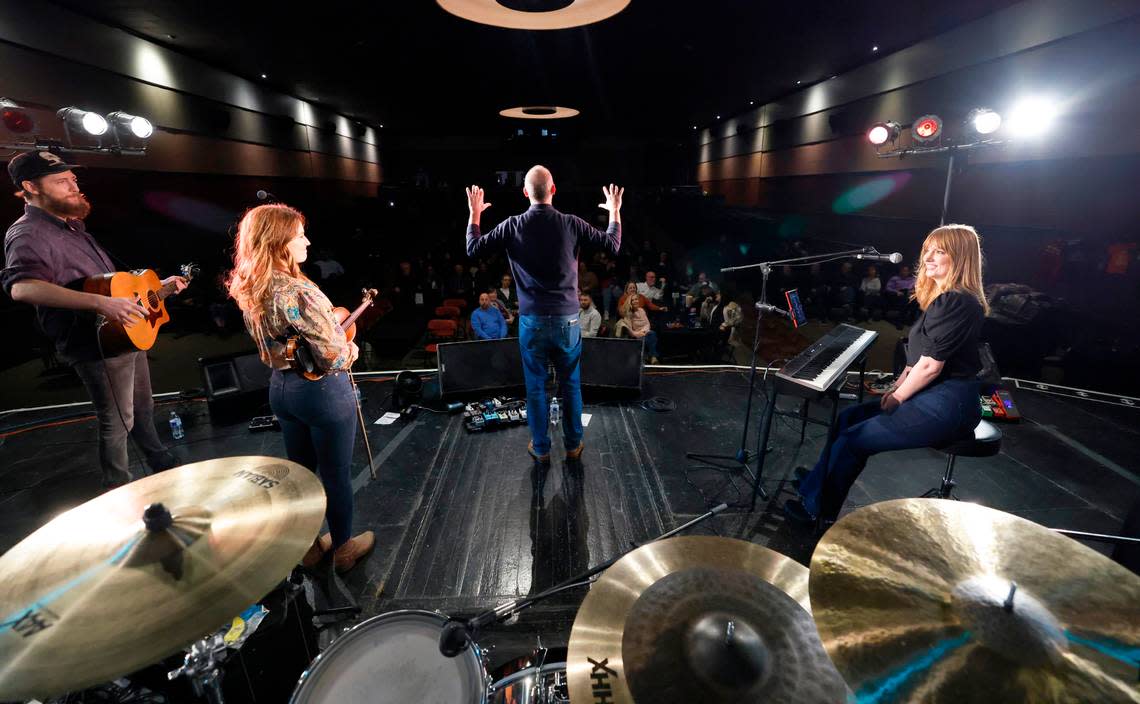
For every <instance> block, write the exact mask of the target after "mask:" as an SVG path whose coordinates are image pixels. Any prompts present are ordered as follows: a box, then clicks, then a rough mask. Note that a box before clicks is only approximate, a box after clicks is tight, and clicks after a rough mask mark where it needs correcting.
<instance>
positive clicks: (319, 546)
mask: <svg viewBox="0 0 1140 704" xmlns="http://www.w3.org/2000/svg"><path fill="white" fill-rule="evenodd" d="M329 550H332V536H331V535H329V534H328V533H325V534H324V535H322V536H320V537H319V538H317V539H316V540H314V541H313V544H312V545H311V546H309V551H308V552H306V553H305V556H304V557H302V558H301V566H302V567H305V568H309V569H312V568H313V567H316V566H317V565H318V564H320V562H321V558H322V557H324V556H325V553H326V552H328V551H329Z"/></svg>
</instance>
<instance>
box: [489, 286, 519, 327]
mask: <svg viewBox="0 0 1140 704" xmlns="http://www.w3.org/2000/svg"><path fill="white" fill-rule="evenodd" d="M487 296H488V297H489V298H490V299H491V305H493V306H494V307H495V308H497V309H498V310H499V314H500V315H502V316H503V320H505V321H506V323H507V325H514V324H515V314H514V313H513V312H512V311H511V309H510V308H507V306H506V304H505V303H503V302H502V301H500V300H499V290H498V289H495V288H489V289H487Z"/></svg>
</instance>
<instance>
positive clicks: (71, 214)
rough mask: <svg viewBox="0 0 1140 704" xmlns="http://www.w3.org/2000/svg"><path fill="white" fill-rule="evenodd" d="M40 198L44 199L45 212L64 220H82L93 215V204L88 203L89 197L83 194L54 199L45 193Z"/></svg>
mask: <svg viewBox="0 0 1140 704" xmlns="http://www.w3.org/2000/svg"><path fill="white" fill-rule="evenodd" d="M40 198H42V199H43V204H44V210H46V211H48V212H49V213H52V214H54V215H58V216H62V217H64V218H78V219H80V220H82V219H84V218H86V217H87V216H88V215H89V214H90V213H91V203H90V202H88V200H87V196H85V195H83V194H82V193H79V194H77V195H75V196H68V197H66V198H53V197H51V196H49V195H48V194H46V193H44V194H42V195H41V196H40Z"/></svg>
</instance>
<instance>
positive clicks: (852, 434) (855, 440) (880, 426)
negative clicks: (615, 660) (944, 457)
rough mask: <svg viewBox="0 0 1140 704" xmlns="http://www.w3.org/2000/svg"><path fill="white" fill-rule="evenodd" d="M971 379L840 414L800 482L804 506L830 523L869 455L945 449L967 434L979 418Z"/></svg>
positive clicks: (976, 386)
mask: <svg viewBox="0 0 1140 704" xmlns="http://www.w3.org/2000/svg"><path fill="white" fill-rule="evenodd" d="M979 387H980V384H979V382H978V381H977V380H976V379H947V380H945V381H942V382H936V383H935V384H934V385H933V386H930V387H927V388H925V389H923V390H922V391H919V392H918V393H917V394H915V395H914V396H913V397H912V398H911V399H910V400H908V401H905V402H904V403H902V404H900V405H899V406H898V407H897V408H895V409H894V410H893V411H892V412H890V413H883V411H882V409H881V407H880V406H879V401H878V400H875V401H869V402H867V403H864V404H861V405H858V406H852V407H851V408H848V409H846V410H844V411H843V412H842V413H840V414H839V418H838V419H837V420H836V423H835V425H834V426H833V427H832V428H831V433H830V437H829V438H828V443H827V445H826V446H825V447H824V448H823V452H822V453H821V454H820V457H819V461H818V462H816V465H815V468H814V469H812V471H811V472H810V473H809V474H808V475H807V476H806V477H804V479H803V480H802V481H801V482H800V497H801V498H802V500H803V505H804V508H805V509H807V511H808V513H810V514H812V515H813V516H816V517H820V518H823V519H824V520H826V521H834V520H835V519H836V518H837V517H838V516H839V510H840V509H841V508H843V502H844V501H846V500H847V492H848V491H850V490H851V487H852V485H854V484H855V479H856V478H858V476H859V473H860V472H862V471H863V468H864V467H866V466H867V458H868V457H870V456H871V455H875V454H878V453H880V452H887V451H889V450H905V449H910V448H915V447H938V446H940V445H947V444H949V443H951V442H953V441H955V440H958V439H960V438H962V437H963V436H965V435H967V434H968V433H972V432H973V430H974V427H975V426H977V424H978V422H979V421H980V420H981V419H982V409H981V404H980V403H979V401H978V390H979Z"/></svg>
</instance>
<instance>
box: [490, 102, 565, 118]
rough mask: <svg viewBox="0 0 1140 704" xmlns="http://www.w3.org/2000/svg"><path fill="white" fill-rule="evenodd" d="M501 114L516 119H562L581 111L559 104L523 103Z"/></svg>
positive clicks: (501, 111) (502, 111)
mask: <svg viewBox="0 0 1140 704" xmlns="http://www.w3.org/2000/svg"><path fill="white" fill-rule="evenodd" d="M499 114H500V115H502V116H503V117H513V118H515V119H516V120H561V119H563V118H567V117H574V116H575V115H578V114H579V111H578V110H576V109H574V108H567V107H561V106H558V105H523V106H519V107H517V108H507V109H505V110H500V111H499Z"/></svg>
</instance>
